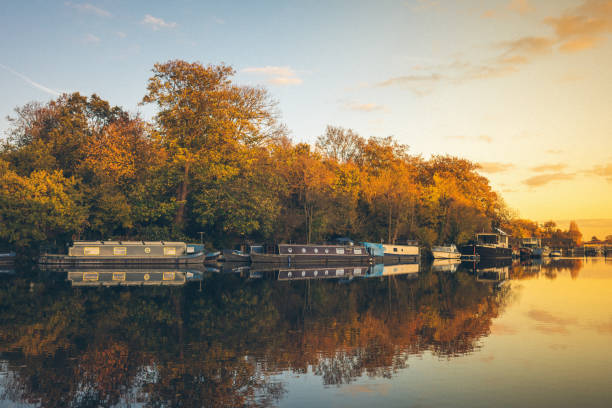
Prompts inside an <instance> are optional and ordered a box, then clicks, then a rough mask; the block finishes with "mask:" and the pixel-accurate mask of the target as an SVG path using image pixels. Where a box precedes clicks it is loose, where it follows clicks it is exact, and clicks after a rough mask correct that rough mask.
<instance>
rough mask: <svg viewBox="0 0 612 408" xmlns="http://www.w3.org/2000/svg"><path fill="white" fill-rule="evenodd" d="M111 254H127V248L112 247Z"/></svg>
mask: <svg viewBox="0 0 612 408" xmlns="http://www.w3.org/2000/svg"><path fill="white" fill-rule="evenodd" d="M113 255H127V248H126V247H114V248H113Z"/></svg>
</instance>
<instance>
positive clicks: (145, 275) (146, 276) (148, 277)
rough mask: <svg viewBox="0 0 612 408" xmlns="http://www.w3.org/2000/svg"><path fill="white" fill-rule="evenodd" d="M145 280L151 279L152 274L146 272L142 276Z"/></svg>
mask: <svg viewBox="0 0 612 408" xmlns="http://www.w3.org/2000/svg"><path fill="white" fill-rule="evenodd" d="M142 278H143V279H144V280H146V281H148V280H149V279H151V275H149V274H148V273H145V274H144V276H143V277H142Z"/></svg>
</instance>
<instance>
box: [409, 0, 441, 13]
mask: <svg viewBox="0 0 612 408" xmlns="http://www.w3.org/2000/svg"><path fill="white" fill-rule="evenodd" d="M406 4H412V5H413V6H412V10H413V11H424V10H430V9H436V8H438V7H439V6H440V2H439V1H438V0H416V4H415V3H410V2H407V3H406Z"/></svg>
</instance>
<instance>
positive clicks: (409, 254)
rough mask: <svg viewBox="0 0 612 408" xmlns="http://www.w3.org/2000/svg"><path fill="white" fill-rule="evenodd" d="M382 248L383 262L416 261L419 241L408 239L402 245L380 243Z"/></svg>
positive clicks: (418, 258)
mask: <svg viewBox="0 0 612 408" xmlns="http://www.w3.org/2000/svg"><path fill="white" fill-rule="evenodd" d="M382 245H383V248H384V256H383V262H384V263H385V264H388V265H389V264H400V263H416V262H419V260H420V251H419V243H418V242H417V241H408V242H406V243H405V244H403V245H399V244H382Z"/></svg>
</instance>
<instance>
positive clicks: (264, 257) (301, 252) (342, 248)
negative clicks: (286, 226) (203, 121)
mask: <svg viewBox="0 0 612 408" xmlns="http://www.w3.org/2000/svg"><path fill="white" fill-rule="evenodd" d="M250 257H251V263H274V264H287V265H293V264H304V263H310V264H328V263H332V262H335V263H338V262H343V263H359V264H369V263H370V254H369V253H368V251H367V250H366V248H365V247H363V246H360V245H355V246H350V245H311V244H308V245H304V244H279V245H277V246H276V248H275V251H274V253H257V252H251V254H250Z"/></svg>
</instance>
